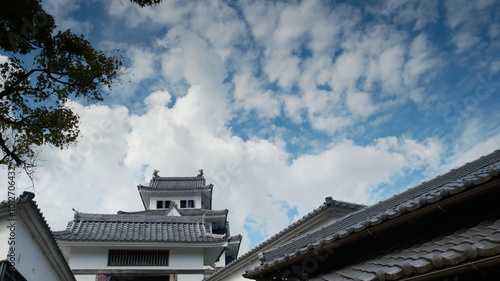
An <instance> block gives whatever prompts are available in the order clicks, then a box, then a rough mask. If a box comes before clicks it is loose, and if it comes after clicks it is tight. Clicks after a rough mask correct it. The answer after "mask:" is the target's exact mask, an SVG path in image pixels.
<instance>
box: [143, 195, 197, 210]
mask: <svg viewBox="0 0 500 281" xmlns="http://www.w3.org/2000/svg"><path fill="white" fill-rule="evenodd" d="M171 203H175V204H176V205H177V208H201V195H195V196H193V195H191V196H189V195H184V196H182V195H181V196H169V197H163V196H162V197H152V198H151V201H150V206H149V209H150V210H157V209H168V208H169V207H170V204H171Z"/></svg>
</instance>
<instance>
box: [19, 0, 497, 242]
mask: <svg viewBox="0 0 500 281" xmlns="http://www.w3.org/2000/svg"><path fill="white" fill-rule="evenodd" d="M43 3H44V6H45V8H46V10H47V11H48V12H50V13H52V14H54V16H55V18H56V22H57V24H58V26H59V27H60V28H61V29H67V28H70V29H72V30H73V31H74V32H76V33H83V34H85V35H86V36H87V37H88V38H89V39H90V40H91V42H92V43H93V44H94V46H96V47H97V48H99V49H102V50H113V49H117V50H119V51H120V52H122V54H123V55H124V57H125V59H126V66H127V68H126V69H125V75H124V76H123V77H122V79H121V81H120V83H119V84H117V85H115V86H114V87H113V88H112V89H111V91H109V95H108V97H107V98H106V100H105V102H103V103H102V104H100V105H91V106H89V105H85V104H81V103H80V102H78V101H73V102H71V105H72V106H73V108H74V109H75V110H76V111H77V112H78V113H79V114H80V116H81V120H82V138H81V140H80V142H79V144H78V145H75V146H72V147H70V148H69V149H67V150H65V151H59V150H56V149H53V148H50V147H49V148H44V149H43V150H41V154H40V158H41V163H40V164H41V165H40V168H39V169H38V174H37V178H36V182H35V184H36V191H37V197H36V198H37V200H38V202H39V204H40V207H41V208H42V211H43V212H44V213H45V214H46V217H47V219H48V221H49V223H50V224H51V225H52V227H53V228H54V229H56V230H58V229H62V228H63V227H64V226H65V224H66V222H67V221H68V220H70V219H71V217H72V211H71V208H75V209H77V210H79V211H82V212H105V213H114V212H116V211H118V210H139V209H141V207H142V206H141V203H140V200H139V196H138V193H137V191H136V188H135V186H136V185H137V184H144V183H147V182H148V181H149V179H150V178H151V174H152V172H153V170H154V169H157V170H159V171H160V175H162V176H191V175H192V176H195V175H196V174H197V172H198V169H200V168H204V170H205V175H206V177H207V179H208V181H210V182H212V183H214V185H215V193H214V207H215V208H220V209H224V208H227V209H229V210H230V213H229V220H230V223H231V230H232V231H233V233H234V234H237V233H240V234H243V235H244V237H245V238H244V240H243V241H244V242H243V243H244V244H243V246H242V251H246V250H248V249H249V248H251V247H253V246H255V245H256V244H258V243H259V242H261V241H262V239H265V238H266V237H269V236H271V235H272V234H274V233H276V232H277V231H279V230H281V229H282V228H284V227H285V226H287V225H288V224H290V223H291V222H293V221H294V220H296V219H298V218H299V217H300V216H303V215H305V214H307V213H308V212H310V211H312V210H313V209H315V208H317V207H319V206H320V205H321V204H322V202H323V201H324V198H325V197H327V196H332V197H333V198H334V199H337V200H344V201H351V202H355V203H361V204H372V203H375V202H377V201H379V200H382V199H384V198H386V197H388V196H390V195H392V194H394V193H397V192H400V191H402V190H405V189H406V188H408V187H411V186H413V185H416V184H418V183H419V182H421V181H423V180H425V179H428V178H430V177H434V176H436V175H438V174H440V173H443V172H446V171H448V170H449V169H451V168H453V167H456V166H459V165H462V164H464V163H465V162H467V161H472V160H474V159H476V158H478V157H480V156H481V155H485V154H488V153H490V152H492V151H494V150H495V149H499V148H500V145H499V144H500V127H499V125H498V120H500V118H499V117H500V110H499V109H498V108H500V106H499V103H500V100H499V88H500V57H499V56H498V54H499V53H500V2H499V1H487V0H482V1H455V0H450V1H319V0H318V1H314V0H310V1H217V0H213V1H164V2H163V3H161V4H160V5H157V6H155V7H148V8H140V7H138V6H137V5H134V4H131V3H129V2H128V1H127V0H113V1H98V0H95V1H72V0H44V1H43ZM20 177H22V175H20Z"/></svg>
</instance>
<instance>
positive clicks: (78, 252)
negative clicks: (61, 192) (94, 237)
mask: <svg viewBox="0 0 500 281" xmlns="http://www.w3.org/2000/svg"><path fill="white" fill-rule="evenodd" d="M63 248H68V246H63ZM141 248H143V249H144V248H145V247H141ZM109 249H137V247H110V246H102V247H97V246H96V247H77V246H73V247H71V257H70V259H69V264H70V266H71V268H72V269H111V268H112V269H124V268H125V267H123V266H107V262H108V250H109ZM154 249H161V248H159V247H155V248H154ZM164 249H168V250H169V251H170V257H169V265H168V266H166V267H158V266H151V267H148V266H140V267H136V268H137V269H159V268H166V269H203V248H164ZM126 268H127V269H134V267H130V266H128V267H126ZM75 277H76V279H77V280H78V281H95V275H76V276H75ZM202 279H203V274H180V275H178V281H201V280H202Z"/></svg>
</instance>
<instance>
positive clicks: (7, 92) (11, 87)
mask: <svg viewBox="0 0 500 281" xmlns="http://www.w3.org/2000/svg"><path fill="white" fill-rule="evenodd" d="M37 71H47V69H45V68H35V69H32V70H30V71H28V72H26V73H25V74H24V75H23V76H21V77H19V78H17V79H16V80H15V81H14V82H13V83H12V84H11V85H9V87H7V88H6V89H5V90H3V91H1V92H0V99H3V98H4V97H6V96H8V95H10V94H12V92H13V90H14V88H15V87H17V86H19V84H21V82H23V80H26V79H27V78H28V77H30V75H31V74H33V73H35V72H37Z"/></svg>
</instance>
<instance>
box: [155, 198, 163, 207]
mask: <svg viewBox="0 0 500 281" xmlns="http://www.w3.org/2000/svg"><path fill="white" fill-rule="evenodd" d="M156 209H163V201H161V200H158V201H156Z"/></svg>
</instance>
